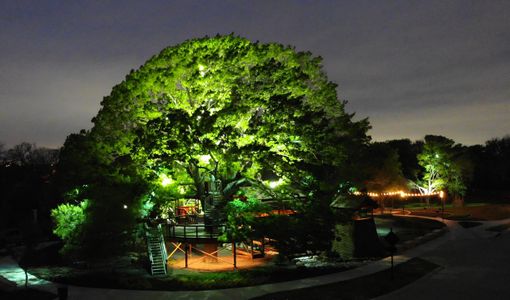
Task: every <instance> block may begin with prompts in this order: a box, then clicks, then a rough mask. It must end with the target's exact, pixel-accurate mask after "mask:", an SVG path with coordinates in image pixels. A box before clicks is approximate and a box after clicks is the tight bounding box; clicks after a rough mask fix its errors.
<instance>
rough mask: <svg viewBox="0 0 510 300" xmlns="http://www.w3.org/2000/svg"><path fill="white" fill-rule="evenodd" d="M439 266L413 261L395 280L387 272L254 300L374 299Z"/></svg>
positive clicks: (403, 266)
mask: <svg viewBox="0 0 510 300" xmlns="http://www.w3.org/2000/svg"><path fill="white" fill-rule="evenodd" d="M438 267H439V266H438V265H436V264H434V263H431V262H428V261H426V260H423V259H420V258H413V259H411V260H409V261H408V262H406V263H403V264H400V265H398V266H396V267H395V270H394V272H395V273H394V279H393V280H392V279H391V271H390V270H385V271H381V272H377V273H374V274H372V275H369V276H365V277H361V278H356V279H351V280H347V281H342V282H338V283H332V284H326V285H321V286H316V287H311V288H304V289H298V290H293V291H288V292H279V293H273V294H269V295H265V296H262V297H257V298H253V299H275V300H277V299H293V300H295V299H297V300H299V299H303V300H309V299H321V300H327V299H359V300H361V299H372V298H374V297H377V296H381V295H384V294H387V293H389V292H392V291H394V290H397V289H400V288H402V287H403V286H405V285H407V284H409V283H411V282H413V281H415V280H417V279H419V278H421V277H423V276H424V275H426V274H428V273H429V272H432V271H433V270H435V269H437V268H438Z"/></svg>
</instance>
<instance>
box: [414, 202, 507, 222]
mask: <svg viewBox="0 0 510 300" xmlns="http://www.w3.org/2000/svg"><path fill="white" fill-rule="evenodd" d="M406 209H408V210H410V211H411V212H412V214H414V215H423V216H433V217H441V207H439V206H435V207H430V208H425V207H421V208H407V207H406ZM445 218H446V219H451V220H472V221H489V220H501V219H506V218H510V204H486V203H468V204H466V206H464V207H452V206H451V205H447V206H446V207H445Z"/></svg>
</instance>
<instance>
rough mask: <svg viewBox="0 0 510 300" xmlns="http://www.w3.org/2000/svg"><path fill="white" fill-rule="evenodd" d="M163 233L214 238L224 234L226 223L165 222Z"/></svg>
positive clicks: (170, 236)
mask: <svg viewBox="0 0 510 300" xmlns="http://www.w3.org/2000/svg"><path fill="white" fill-rule="evenodd" d="M163 228H164V229H163V234H164V236H165V237H167V238H179V239H214V238H218V236H220V235H222V234H223V232H224V231H225V225H205V224H165V225H163Z"/></svg>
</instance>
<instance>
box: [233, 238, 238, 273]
mask: <svg viewBox="0 0 510 300" xmlns="http://www.w3.org/2000/svg"><path fill="white" fill-rule="evenodd" d="M232 255H233V256H234V270H235V269H237V250H236V242H235V241H232Z"/></svg>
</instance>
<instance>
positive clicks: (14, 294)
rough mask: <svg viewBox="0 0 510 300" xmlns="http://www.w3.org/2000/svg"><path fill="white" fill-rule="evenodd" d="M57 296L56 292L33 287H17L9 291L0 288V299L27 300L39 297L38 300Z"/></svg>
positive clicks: (48, 299) (50, 299)
mask: <svg viewBox="0 0 510 300" xmlns="http://www.w3.org/2000/svg"><path fill="white" fill-rule="evenodd" d="M56 297H57V295H56V294H53V293H50V292H43V291H39V290H34V289H23V288H18V289H15V290H11V291H2V290H0V299H2V300H18V299H19V300H28V299H40V300H46V299H47V300H52V299H55V298H56Z"/></svg>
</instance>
